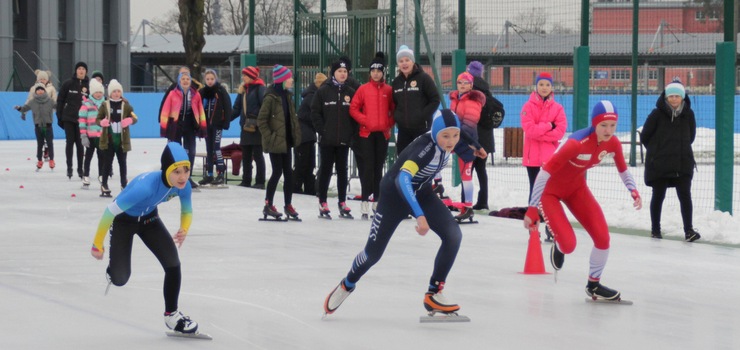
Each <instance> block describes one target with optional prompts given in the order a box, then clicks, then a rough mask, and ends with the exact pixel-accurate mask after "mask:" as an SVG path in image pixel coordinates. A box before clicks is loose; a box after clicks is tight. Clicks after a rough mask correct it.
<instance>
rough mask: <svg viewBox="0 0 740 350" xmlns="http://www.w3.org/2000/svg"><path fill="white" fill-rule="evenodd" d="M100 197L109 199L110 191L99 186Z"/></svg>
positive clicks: (105, 187)
mask: <svg viewBox="0 0 740 350" xmlns="http://www.w3.org/2000/svg"><path fill="white" fill-rule="evenodd" d="M100 196H101V197H111V194H110V189H109V188H108V185H100Z"/></svg>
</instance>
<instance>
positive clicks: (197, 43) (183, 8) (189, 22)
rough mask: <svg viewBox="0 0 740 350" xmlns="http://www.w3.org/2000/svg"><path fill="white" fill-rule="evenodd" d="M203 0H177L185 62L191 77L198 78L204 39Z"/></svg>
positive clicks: (204, 43)
mask: <svg viewBox="0 0 740 350" xmlns="http://www.w3.org/2000/svg"><path fill="white" fill-rule="evenodd" d="M204 1H205V0H178V2H177V4H178V8H179V9H180V17H179V19H178V22H177V23H178V24H179V26H180V33H181V35H182V45H183V46H184V48H185V64H186V65H187V66H188V67H189V68H190V74H191V75H192V77H193V79H196V80H200V67H201V61H202V56H203V46H205V45H206V39H205V36H204V33H203V23H204V17H205V15H204V12H205V10H204V7H205V4H204Z"/></svg>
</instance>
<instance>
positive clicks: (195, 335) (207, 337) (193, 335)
mask: <svg viewBox="0 0 740 350" xmlns="http://www.w3.org/2000/svg"><path fill="white" fill-rule="evenodd" d="M164 333H165V334H167V336H168V337H175V338H191V339H203V340H213V337H211V335H210V334H208V333H200V332H196V333H181V332H175V331H166V332H164Z"/></svg>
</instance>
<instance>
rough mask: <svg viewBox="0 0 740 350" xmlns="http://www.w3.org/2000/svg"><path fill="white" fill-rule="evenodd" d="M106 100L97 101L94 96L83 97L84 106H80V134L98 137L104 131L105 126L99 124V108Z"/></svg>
mask: <svg viewBox="0 0 740 350" xmlns="http://www.w3.org/2000/svg"><path fill="white" fill-rule="evenodd" d="M103 102H105V100H104V99H101V100H100V101H95V100H94V99H92V98H87V97H84V98H83V99H82V107H80V119H79V122H80V135H84V136H86V137H87V138H91V139H92V138H98V137H100V134H101V133H102V132H103V128H101V127H100V125H98V124H97V120H98V109H99V107H100V105H101V104H102V103H103Z"/></svg>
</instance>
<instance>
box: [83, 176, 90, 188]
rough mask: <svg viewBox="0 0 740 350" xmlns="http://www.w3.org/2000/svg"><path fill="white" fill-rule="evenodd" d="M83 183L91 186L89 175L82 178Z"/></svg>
mask: <svg viewBox="0 0 740 350" xmlns="http://www.w3.org/2000/svg"><path fill="white" fill-rule="evenodd" d="M82 185H83V186H90V178H89V177H87V176H84V177H83V178H82Z"/></svg>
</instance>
